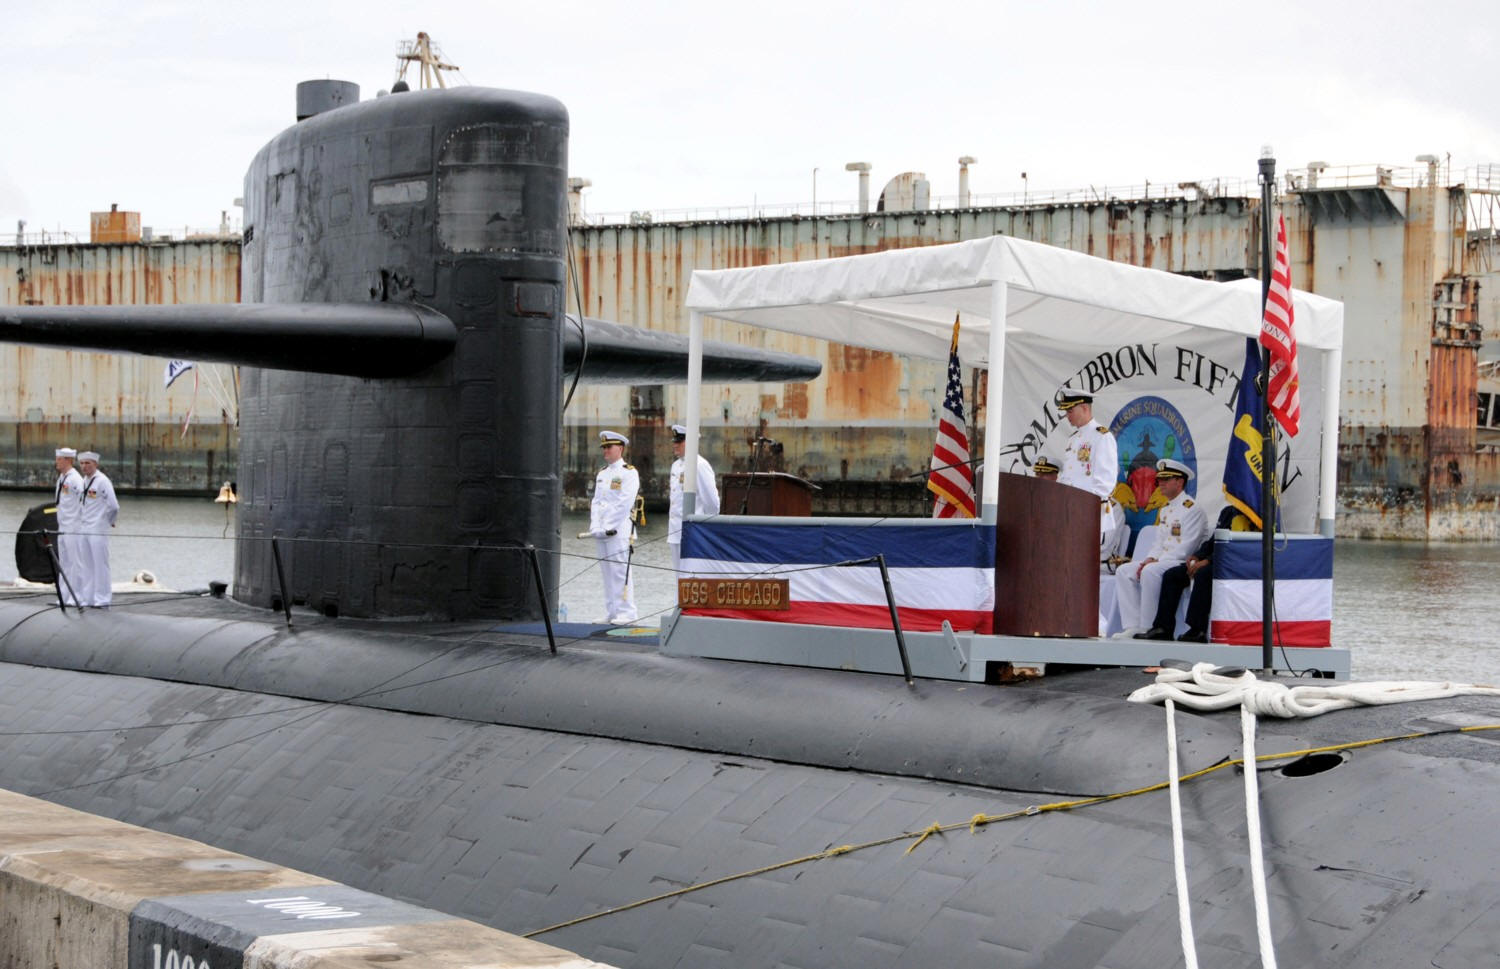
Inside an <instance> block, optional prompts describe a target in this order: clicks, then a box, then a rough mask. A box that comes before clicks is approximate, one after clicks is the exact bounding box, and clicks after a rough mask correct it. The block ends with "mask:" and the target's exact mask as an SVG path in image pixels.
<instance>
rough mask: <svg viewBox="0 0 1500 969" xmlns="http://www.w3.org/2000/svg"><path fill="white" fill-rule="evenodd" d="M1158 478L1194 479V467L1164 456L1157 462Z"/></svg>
mask: <svg viewBox="0 0 1500 969" xmlns="http://www.w3.org/2000/svg"><path fill="white" fill-rule="evenodd" d="M1156 477H1157V480H1158V481H1159V480H1161V479H1162V478H1182V479H1184V480H1187V481H1192V480H1193V469H1192V468H1190V467H1188V466H1187V465H1185V464H1183V463H1182V462H1181V461H1173V460H1172V459H1171V458H1162V459H1161V460H1160V461H1158V462H1156Z"/></svg>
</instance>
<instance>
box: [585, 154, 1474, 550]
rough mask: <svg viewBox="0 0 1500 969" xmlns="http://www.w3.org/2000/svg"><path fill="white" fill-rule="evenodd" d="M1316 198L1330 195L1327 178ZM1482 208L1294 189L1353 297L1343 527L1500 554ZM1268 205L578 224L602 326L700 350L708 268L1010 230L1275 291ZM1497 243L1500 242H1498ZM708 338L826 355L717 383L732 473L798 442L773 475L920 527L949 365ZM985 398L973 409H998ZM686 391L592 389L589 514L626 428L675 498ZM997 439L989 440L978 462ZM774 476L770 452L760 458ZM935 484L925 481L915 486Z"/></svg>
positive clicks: (748, 338) (1397, 192)
mask: <svg viewBox="0 0 1500 969" xmlns="http://www.w3.org/2000/svg"><path fill="white" fill-rule="evenodd" d="M1314 181H1315V180H1314ZM1474 196H1475V192H1474V190H1473V187H1472V186H1466V185H1462V184H1459V185H1447V186H1445V185H1442V184H1440V182H1439V175H1438V172H1437V171H1436V169H1435V168H1427V169H1415V170H1412V171H1410V172H1407V173H1402V174H1401V176H1399V177H1398V176H1394V175H1393V174H1392V173H1391V171H1390V170H1389V169H1377V170H1375V171H1374V172H1373V173H1371V176H1370V177H1369V178H1367V179H1360V178H1358V177H1356V178H1345V179H1341V180H1339V181H1338V182H1337V183H1331V182H1329V183H1325V184H1324V185H1323V186H1322V187H1318V186H1317V185H1316V184H1313V185H1307V184H1298V185H1297V187H1296V188H1295V189H1294V190H1289V191H1287V192H1286V193H1285V194H1283V196H1282V199H1281V204H1282V207H1283V211H1284V212H1285V214H1286V217H1287V222H1288V232H1289V236H1290V246H1291V258H1292V279H1293V283H1294V285H1296V286H1298V287H1299V288H1304V289H1310V290H1312V291H1314V292H1317V293H1319V294H1321V295H1324V296H1328V297H1330V298H1334V299H1339V300H1342V301H1343V302H1344V304H1345V314H1346V316H1345V321H1346V330H1345V341H1346V342H1345V349H1344V359H1343V387H1342V401H1341V415H1342V416H1341V420H1342V427H1341V444H1340V451H1339V454H1340V466H1339V484H1340V493H1339V497H1340V503H1339V519H1340V521H1339V529H1340V531H1341V533H1342V534H1357V535H1361V536H1366V537H1400V538H1460V539H1464V538H1491V537H1500V455H1497V454H1495V453H1492V452H1486V451H1480V450H1478V449H1477V448H1476V444H1475V411H1476V395H1475V373H1476V365H1477V362H1478V353H1479V348H1480V344H1481V341H1482V339H1483V337H1484V335H1485V334H1486V333H1488V334H1491V335H1494V334H1495V333H1496V331H1497V324H1496V319H1495V318H1496V315H1497V307H1500V302H1497V300H1496V294H1497V293H1500V285H1491V284H1492V282H1500V277H1497V276H1496V275H1495V274H1494V266H1492V265H1491V264H1490V261H1489V260H1488V259H1480V258H1476V243H1475V237H1476V228H1475V225H1474V221H1475V219H1474V216H1475V205H1474V201H1473V199H1474ZM1258 216H1259V200H1258V199H1256V198H1253V197H1246V196H1225V197H1187V196H1183V197H1164V198H1150V199H1135V200H1121V199H1109V200H1100V201H1092V202H1069V203H1064V204H1034V205H1023V206H1013V207H1006V208H1000V207H993V208H973V209H962V208H960V209H935V210H930V211H918V212H899V211H898V212H890V211H881V212H872V213H862V214H850V215H833V216H816V217H809V216H785V217H778V218H765V219H741V220H721V221H693V222H676V223H660V222H655V223H653V222H649V221H645V220H640V221H636V222H632V223H628V224H601V225H575V226H574V229H573V242H574V249H575V252H574V255H575V262H576V266H577V280H576V282H577V286H576V292H577V293H578V294H579V296H580V297H581V301H582V305H583V308H584V311H585V313H587V314H588V315H591V316H598V317H603V318H607V319H618V320H621V321H623V322H627V323H632V324H635V325H638V326H644V327H649V328H659V329H666V330H670V331H673V332H679V333H685V332H686V330H687V322H688V320H687V313H686V311H685V310H684V308H683V299H684V297H685V295H686V292H687V286H688V282H689V279H690V277H691V274H692V272H693V270H695V269H723V268H734V267H740V266H755V265H764V264H769V263H778V262H790V261H800V260H806V259H817V258H825V257H831V256H844V255H852V254H858V253H865V252H874V251H879V250H884V249H892V248H904V247H910V246H921V245H934V244H939V243H945V242H958V241H964V240H968V239H975V238H983V237H985V236H990V235H997V234H1003V235H1010V236H1015V237H1019V238H1023V239H1029V240H1033V241H1037V242H1043V243H1047V244H1050V245H1056V246H1061V247H1064V248H1068V249H1073V250H1077V251H1080V252H1085V253H1088V254H1090V255H1094V256H1099V257H1102V258H1106V259H1112V260H1116V261H1121V262H1127V263H1131V264H1133V265H1139V266H1146V267H1150V268H1154V269H1160V270H1164V271H1167V272H1174V273H1182V274H1187V275H1192V276H1195V277H1199V278H1204V279H1213V280H1221V281H1226V280H1233V279H1239V278H1243V277H1245V276H1254V275H1257V265H1256V262H1257V259H1256V253H1257V252H1258V251H1259V246H1260V236H1259V228H1258V226H1259V217H1258ZM1491 248H1492V245H1491ZM705 336H706V337H707V338H709V339H718V340H728V341H733V342H744V343H752V344H755V345H759V346H765V347H769V348H773V349H778V350H787V351H791V352H794V353H802V354H807V355H811V356H814V357H818V358H820V359H821V360H822V361H823V364H824V374H823V376H822V377H820V378H819V379H818V380H817V381H814V382H812V383H808V384H785V385H740V386H723V385H721V386H717V387H706V388H705V391H704V413H703V415H702V420H703V434H704V438H703V442H702V447H703V451H704V454H705V456H706V457H708V459H709V460H710V462H711V463H713V464H714V466H715V468H717V469H721V470H729V471H745V470H749V469H750V466H751V462H752V449H751V446H750V442H751V441H753V440H754V439H755V438H757V437H760V436H765V437H771V438H775V439H776V440H777V442H778V444H779V445H780V447H779V450H778V453H776V454H774V455H773V456H772V461H773V464H772V467H773V468H774V469H776V470H783V471H788V472H791V473H794V474H798V475H801V476H803V477H807V478H810V479H812V480H814V481H816V482H818V483H819V484H820V485H822V486H823V487H824V489H825V490H824V492H823V493H821V494H820V495H819V497H818V498H817V500H816V504H815V509H816V510H819V511H822V512H830V513H832V512H847V513H856V514H902V513H909V514H921V513H922V512H923V510H924V509H925V508H926V502H927V499H926V496H925V493H924V491H923V490H922V484H921V477H920V472H921V470H922V469H923V468H924V467H925V466H926V464H927V462H928V459H929V456H930V454H931V447H932V435H933V429H934V427H935V426H936V418H937V415H936V409H935V408H936V407H937V406H938V404H939V403H940V401H941V399H942V386H943V380H944V368H943V367H942V366H941V365H940V364H937V363H934V362H930V361H920V360H906V359H901V358H897V357H894V356H893V355H891V354H884V353H880V352H876V351H868V350H861V349H855V348H849V347H844V346H840V345H833V344H827V343H822V342H820V341H816V340H810V339H807V338H802V337H795V336H791V335H787V334H780V333H774V332H770V331H762V330H755V329H751V328H747V327H742V326H739V325H736V324H729V323H724V322H722V321H718V320H712V319H710V320H706V321H705ZM983 386H984V385H983V383H982V381H977V380H976V381H974V382H973V383H972V384H971V386H970V388H969V390H970V400H971V401H973V402H975V403H974V409H975V410H976V412H979V413H982V408H983V405H984V401H983V400H982V398H981V397H980V396H979V394H980V391H982V388H983ZM685 399H686V393H685V390H684V389H683V388H680V387H672V386H668V387H661V386H655V385H647V386H636V387H629V388H623V387H597V388H580V390H579V392H578V394H577V396H576V397H575V399H574V401H573V403H572V405H571V406H570V408H569V410H568V413H567V414H566V415H565V422H566V424H567V435H566V440H565V444H564V460H565V474H566V480H567V493H568V494H569V495H570V496H572V497H573V498H574V499H575V500H578V499H581V496H582V495H583V493H584V490H583V489H584V488H586V486H587V483H588V482H590V481H592V479H593V472H594V470H595V468H594V459H595V456H596V455H595V451H596V448H595V447H594V443H595V437H594V432H595V431H597V430H598V429H602V428H616V429H621V430H625V431H626V433H627V434H629V435H630V436H631V437H632V440H633V441H634V442H636V443H635V445H634V446H633V447H632V448H631V461H632V462H633V463H634V464H636V466H637V467H638V468H640V469H641V471H642V475H643V477H642V483H643V487H644V488H645V490H646V493H647V494H648V495H656V496H658V497H659V496H660V495H664V494H665V489H666V480H665V478H666V475H665V472H666V469H667V467H668V465H669V464H670V460H671V458H670V449H669V447H668V444H667V437H666V436H665V433H664V431H663V430H662V429H663V427H665V426H667V425H670V424H671V423H673V422H674V421H677V420H679V419H680V418H681V416H682V407H683V404H684V402H685ZM978 446H982V442H981V443H980V444H976V449H977V447H978ZM761 460H762V464H761V465H760V466H761V467H764V466H765V465H764V461H765V456H764V455H762V459H761ZM914 474H915V475H916V477H913V475H914Z"/></svg>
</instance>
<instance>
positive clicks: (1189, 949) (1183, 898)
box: [1166, 697, 1198, 969]
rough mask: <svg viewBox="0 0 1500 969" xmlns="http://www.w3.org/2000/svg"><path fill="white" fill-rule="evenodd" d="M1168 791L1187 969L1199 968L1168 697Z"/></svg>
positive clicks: (1174, 727) (1173, 711)
mask: <svg viewBox="0 0 1500 969" xmlns="http://www.w3.org/2000/svg"><path fill="white" fill-rule="evenodd" d="M1166 699H1167V761H1168V763H1167V791H1168V793H1169V794H1170V795H1171V798H1172V873H1173V875H1174V876H1175V877H1176V879H1177V927H1178V930H1179V932H1180V933H1181V935H1182V957H1183V959H1184V960H1185V961H1186V965H1187V969H1198V947H1197V945H1195V944H1194V942H1193V910H1192V907H1191V905H1190V904H1189V899H1188V884H1187V851H1186V848H1185V847H1184V845H1183V840H1182V798H1181V796H1180V795H1179V793H1178V783H1177V775H1178V769H1177V709H1176V706H1175V705H1174V704H1173V703H1172V698H1171V697H1167V698H1166Z"/></svg>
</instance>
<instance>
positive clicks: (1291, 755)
mask: <svg viewBox="0 0 1500 969" xmlns="http://www.w3.org/2000/svg"><path fill="white" fill-rule="evenodd" d="M1484 730H1500V723H1492V724H1481V725H1477V726H1472V727H1458V728H1456V729H1454V730H1434V731H1428V732H1424V733H1406V734H1397V735H1394V736H1390V737H1375V738H1373V739H1370V740H1353V741H1350V742H1348V743H1342V744H1328V745H1326V746H1323V747H1306V748H1304V749H1302V750H1288V751H1284V752H1282V753H1279V754H1261V755H1259V756H1257V757H1256V758H1255V761H1256V763H1261V762H1265V761H1273V760H1293V759H1295V758H1298V757H1306V756H1307V755H1308V754H1326V753H1336V752H1338V751H1341V750H1358V749H1360V748H1362V747H1374V746H1376V745H1378V744H1388V743H1394V742H1397V741H1401V740H1417V739H1420V738H1422V737H1439V736H1443V735H1444V734H1449V733H1478V732H1480V731H1484ZM1244 763H1245V761H1244V758H1235V759H1233V760H1221V761H1219V762H1218V763H1217V764H1214V765H1212V766H1210V767H1205V768H1203V769H1202V770H1196V771H1192V772H1190V773H1187V774H1183V775H1182V776H1181V777H1179V778H1178V779H1177V781H1178V783H1180V784H1185V783H1187V782H1188V781H1194V780H1197V779H1198V778H1200V777H1207V776H1208V775H1209V774H1213V773H1215V772H1217V771H1221V770H1224V769H1226V768H1230V767H1239V766H1242V765H1243V764H1244ZM1168 786H1170V782H1168V781H1161V782H1160V783H1157V784H1148V785H1147V786H1145V787H1137V788H1136V789H1134V790H1131V791H1118V792H1116V793H1114V794H1100V795H1097V796H1094V797H1083V798H1077V799H1075V800H1072V801H1053V802H1052V803H1050V804H1034V805H1032V806H1030V807H1025V808H1020V809H1018V810H1015V811H1008V812H1006V813H1005V814H976V815H974V816H973V817H972V818H970V819H969V820H967V821H955V822H953V823H951V824H939V823H937V822H933V823H932V824H930V825H928V826H927V827H925V828H923V829H922V830H920V831H903V832H901V833H900V834H894V835H891V836H890V837H886V838H878V839H876V840H874V841H865V842H862V843H860V844H850V845H840V846H838V847H837V848H827V849H825V850H823V851H819V852H816V853H815V854H810V855H803V856H802V857H800V858H792V859H789V860H787V861H780V862H777V863H775V864H773V865H766V866H765V867H763V868H756V869H753V870H751V871H743V872H740V873H738V874H734V875H725V876H724V877H722V878H715V879H712V880H710V881H706V882H698V883H696V884H693V885H687V886H685V887H683V888H678V889H676V890H674V891H670V892H663V893H662V894H660V895H653V896H651V897H650V898H642V899H639V900H637V901H634V902H628V903H626V904H625V905H617V906H615V907H614V908H607V909H604V910H603V911H601V912H594V913H592V914H589V915H581V916H579V917H578V918H575V919H569V920H568V921H566V922H558V923H557V924H556V925H549V926H546V927H545V928H540V929H534V930H532V931H530V932H526V933H523V934H522V936H521V937H522V938H524V939H531V938H535V937H536V936H539V935H545V934H546V933H548V932H556V931H557V930H558V929H566V928H569V927H570V926H574V925H578V924H580V923H583V922H590V921H593V920H594V919H599V918H604V917H605V916H606V915H616V914H618V913H620V912H628V911H630V910H631V909H633V908H640V907H641V906H642V905H650V904H651V903H652V902H660V901H664V900H666V899H669V898H676V897H678V896H681V895H687V894H688V893H690V892H697V891H702V890H703V889H705V888H713V887H714V886H715V885H723V884H726V883H727V882H732V881H739V880H741V879H744V878H754V877H755V876H757V875H766V874H769V873H771V872H773V871H780V870H781V869H783V868H791V867H793V866H795V865H805V864H809V863H811V862H814V861H823V860H825V859H828V858H836V857H838V856H839V855H847V854H849V853H851V852H854V851H863V850H865V849H866V848H878V847H880V846H882V845H888V844H894V843H895V842H897V841H905V840H907V839H909V838H914V839H916V840H915V841H914V842H913V843H912V844H911V846H910V847H908V848H907V849H906V851H904V852H902V854H903V855H909V854H911V853H912V852H913V851H915V850H916V849H917V846H918V845H920V844H921V843H922V842H924V841H926V840H927V839H928V838H930V837H932V836H933V835H935V834H937V835H941V834H945V833H947V832H949V831H957V830H959V829H960V828H968V829H969V831H970V833H977V832H978V830H979V829H980V828H982V827H984V826H985V825H989V824H997V823H999V822H1001V821H1014V820H1015V819H1017V818H1024V817H1031V816H1033V815H1037V814H1054V813H1058V812H1062V811H1072V810H1075V809H1077V808H1083V807H1092V806H1093V805H1096V804H1106V803H1108V802H1110V801H1119V800H1122V799H1124V798H1127V797H1137V796H1139V795H1142V794H1152V793H1155V792H1156V791H1163V790H1166V789H1167V787H1168Z"/></svg>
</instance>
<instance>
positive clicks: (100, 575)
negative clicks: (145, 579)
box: [77, 451, 120, 609]
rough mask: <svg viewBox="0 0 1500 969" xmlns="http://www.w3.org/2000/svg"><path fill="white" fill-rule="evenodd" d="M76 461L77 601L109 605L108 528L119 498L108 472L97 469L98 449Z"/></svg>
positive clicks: (113, 519)
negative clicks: (79, 485) (79, 536)
mask: <svg viewBox="0 0 1500 969" xmlns="http://www.w3.org/2000/svg"><path fill="white" fill-rule="evenodd" d="M78 465H79V468H80V471H81V473H82V476H83V488H82V494H81V495H80V497H79V502H78V509H79V514H78V530H79V531H80V532H81V533H82V548H81V549H80V550H79V552H80V554H79V558H80V560H81V561H80V565H79V575H80V577H81V580H82V581H80V582H79V583H78V589H77V592H78V601H79V602H81V603H82V604H84V605H88V606H94V607H95V608H98V609H108V608H109V601H110V585H109V530H110V529H111V528H114V527H115V518H116V517H117V516H118V515H119V514H120V502H119V499H117V498H116V497H115V486H114V484H113V483H112V482H111V481H110V480H109V476H108V475H106V474H105V473H104V472H103V471H100V470H99V454H98V452H96V451H84V452H83V453H82V454H80V455H78Z"/></svg>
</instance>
